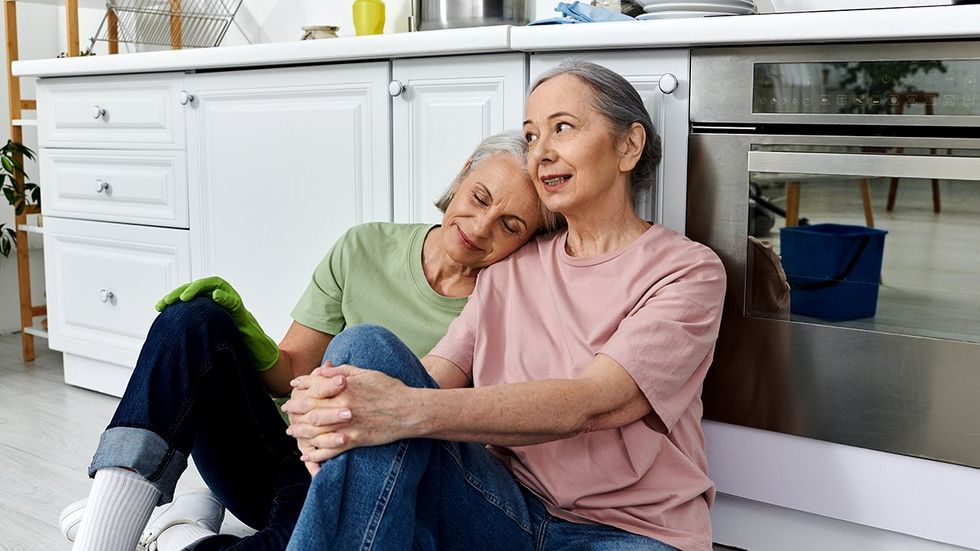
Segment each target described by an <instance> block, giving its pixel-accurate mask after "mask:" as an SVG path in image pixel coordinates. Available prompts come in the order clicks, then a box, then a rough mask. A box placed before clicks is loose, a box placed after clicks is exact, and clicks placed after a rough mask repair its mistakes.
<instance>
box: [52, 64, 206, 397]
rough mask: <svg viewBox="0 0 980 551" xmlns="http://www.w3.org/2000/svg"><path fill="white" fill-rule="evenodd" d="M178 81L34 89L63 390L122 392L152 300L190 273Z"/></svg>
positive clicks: (126, 79)
mask: <svg viewBox="0 0 980 551" xmlns="http://www.w3.org/2000/svg"><path fill="white" fill-rule="evenodd" d="M183 79H184V74H183V73H163V74H151V75H125V76H106V77H103V76H91V77H77V78H75V77H73V78H56V79H43V80H42V81H40V82H39V83H38V87H37V97H38V143H39V145H40V151H39V156H40V163H39V169H40V172H39V179H40V181H41V182H44V185H42V186H41V195H42V200H43V204H44V206H45V211H44V244H45V246H44V259H45V286H46V288H47V307H48V337H49V345H50V346H51V348H53V349H55V350H61V351H62V352H64V354H65V356H64V369H65V380H66V381H67V382H69V383H71V384H76V385H78V386H83V387H86V388H91V389H94V390H99V391H101V392H106V393H110V394H116V395H120V394H121V393H122V392H123V390H124V389H125V387H126V383H127V381H128V379H129V374H130V373H131V372H132V371H131V370H132V367H133V366H134V365H135V364H136V359H137V357H138V355H139V351H140V348H141V347H142V345H143V341H144V340H145V337H146V334H147V331H148V330H149V327H150V324H151V323H152V321H153V319H154V317H155V316H156V312H155V310H154V309H153V305H154V304H155V303H156V301H157V300H159V299H160V297H161V296H163V294H165V293H166V292H167V291H169V290H170V289H172V288H173V287H175V286H176V285H178V284H180V283H181V282H183V281H186V280H187V279H188V278H189V277H190V275H191V260H190V253H191V247H190V235H189V231H188V229H187V228H188V222H189V215H188V211H189V207H188V185H187V168H186V160H185V156H186V155H185V151H184V149H185V143H186V134H187V132H186V126H185V110H186V106H185V105H182V104H181V96H180V90H181V89H182V87H183ZM152 226H158V227H152Z"/></svg>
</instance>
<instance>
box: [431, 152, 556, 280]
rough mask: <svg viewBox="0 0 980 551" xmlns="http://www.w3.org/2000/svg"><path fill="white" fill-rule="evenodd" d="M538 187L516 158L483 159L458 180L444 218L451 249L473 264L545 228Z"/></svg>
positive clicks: (515, 246)
mask: <svg viewBox="0 0 980 551" xmlns="http://www.w3.org/2000/svg"><path fill="white" fill-rule="evenodd" d="M541 224H542V219H541V210H540V206H539V202H538V196H537V194H535V192H534V186H533V184H532V183H531V181H530V180H529V179H528V176H527V174H525V172H524V168H523V166H522V165H521V163H520V161H519V160H518V159H515V158H514V157H513V156H512V155H509V154H498V155H494V156H493V157H490V158H488V159H484V160H483V161H482V162H480V163H479V164H477V165H476V166H475V167H473V168H472V169H471V170H470V171H469V174H467V175H466V176H465V177H463V178H462V179H461V180H460V181H459V182H457V184H456V186H455V188H454V190H453V199H452V201H450V203H449V207H448V208H446V212H445V214H444V215H443V217H442V226H443V232H442V238H443V245H444V247H445V250H446V252H447V254H449V256H450V257H451V258H452V259H453V260H454V261H456V262H458V263H460V264H463V265H464V266H468V267H470V268H483V267H485V266H489V265H490V264H493V263H494V262H497V261H498V260H501V259H503V258H506V257H507V256H508V255H510V254H511V253H512V252H514V251H516V250H517V249H518V248H520V246H521V245H523V244H525V243H527V241H528V240H529V239H530V238H531V236H533V235H534V233H535V232H536V231H538V228H539V227H541Z"/></svg>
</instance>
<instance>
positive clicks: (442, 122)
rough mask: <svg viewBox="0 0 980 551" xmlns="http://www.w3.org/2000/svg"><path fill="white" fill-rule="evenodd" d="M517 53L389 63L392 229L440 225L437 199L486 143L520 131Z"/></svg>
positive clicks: (522, 78)
mask: <svg viewBox="0 0 980 551" xmlns="http://www.w3.org/2000/svg"><path fill="white" fill-rule="evenodd" d="M524 61H525V57H524V54H520V53H509V54H499V55H478V56H458V57H448V58H427V59H400V60H395V61H393V62H392V67H391V74H392V80H393V81H394V82H393V83H392V84H393V85H394V86H393V90H392V91H393V92H397V91H398V84H399V83H400V84H401V86H403V87H404V88H403V90H402V91H401V93H399V94H398V95H397V96H395V97H394V98H393V100H392V150H393V153H392V155H393V157H392V160H393V164H394V166H393V171H392V173H393V181H394V204H395V221H396V222H439V221H441V220H442V213H440V212H439V211H438V209H436V208H435V207H434V206H433V205H432V203H433V202H434V201H435V200H436V199H438V198H439V196H440V195H441V194H442V192H443V191H444V190H445V189H446V187H447V186H448V185H449V184H450V182H452V180H453V178H454V177H455V176H456V173H457V172H459V169H460V168H462V166H463V164H464V163H465V162H466V159H467V158H468V157H469V155H470V153H472V152H473V148H474V147H475V146H476V145H477V144H478V143H480V141H481V140H483V138H485V137H487V136H489V135H491V134H495V133H497V132H502V131H504V130H510V129H513V130H518V129H519V128H520V126H521V121H522V120H523V119H522V118H521V117H522V115H523V114H524V113H523V112H524V88H525V87H526V70H525V63H524Z"/></svg>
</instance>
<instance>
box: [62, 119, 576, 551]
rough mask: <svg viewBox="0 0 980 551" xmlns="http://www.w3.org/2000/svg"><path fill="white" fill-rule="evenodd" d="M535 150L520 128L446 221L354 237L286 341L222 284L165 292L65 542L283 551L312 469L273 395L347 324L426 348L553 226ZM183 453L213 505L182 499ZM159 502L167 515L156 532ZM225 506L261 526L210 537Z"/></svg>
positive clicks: (500, 143)
mask: <svg viewBox="0 0 980 551" xmlns="http://www.w3.org/2000/svg"><path fill="white" fill-rule="evenodd" d="M526 151H527V142H526V141H525V140H524V138H523V136H521V135H520V134H519V133H509V134H501V135H496V136H491V137H490V138H487V139H486V140H484V141H483V142H482V143H481V144H480V145H479V146H478V147H477V148H476V150H475V151H474V153H473V155H472V157H471V158H470V159H469V160H468V161H467V162H466V164H465V166H464V167H463V169H462V170H461V171H460V173H459V175H458V176H457V177H456V179H455V180H454V182H453V183H452V185H451V187H450V189H449V190H448V191H447V193H446V195H444V196H443V197H442V199H440V200H439V202H438V204H437V206H438V207H439V208H440V209H441V210H442V211H443V212H444V216H443V221H442V224H441V225H431V224H388V223H373V224H364V225H361V226H357V227H354V228H352V229H350V230H349V231H348V232H347V233H346V234H345V235H344V236H343V237H341V238H340V240H338V241H337V243H335V244H334V246H333V248H332V250H331V251H330V253H329V254H327V256H326V258H325V259H324V260H323V262H322V263H321V264H320V266H319V267H318V268H317V269H316V271H315V273H314V274H313V281H312V282H311V283H310V285H309V287H308V288H307V290H306V292H305V293H304V294H303V296H302V298H301V299H300V301H299V303H298V304H297V306H296V307H295V309H294V310H293V312H292V316H293V319H294V320H295V321H294V323H293V324H292V326H291V327H290V328H289V330H288V332H287V333H286V336H285V337H284V338H283V340H282V341H281V342H280V343H279V344H278V345H277V344H276V343H275V342H274V341H273V340H272V339H271V338H269V337H268V336H267V335H266V334H265V333H264V332H263V331H262V329H261V327H259V325H258V323H257V321H256V320H255V318H254V317H252V315H251V314H250V313H249V312H248V311H247V310H246V309H245V307H244V306H243V301H242V298H241V297H240V296H239V295H238V293H237V292H235V290H234V289H233V288H232V287H231V285H229V284H228V283H227V282H225V281H223V280H221V279H220V278H217V277H211V278H205V279H202V280H198V281H195V282H192V283H190V284H187V285H183V286H181V287H179V288H178V289H176V290H174V291H173V292H171V293H170V294H168V295H167V296H166V297H164V298H163V299H162V300H161V301H160V303H158V304H157V309H158V310H160V311H161V313H160V315H159V316H158V317H157V319H156V321H155V322H154V324H153V326H152V328H151V329H150V332H149V335H148V337H147V340H146V343H145V345H144V347H143V350H142V352H141V354H140V357H139V361H138V363H137V365H136V368H135V370H134V372H133V375H132V378H131V379H130V382H129V386H128V388H127V389H126V392H125V394H124V395H123V398H122V401H121V402H120V404H119V406H118V408H117V410H116V412H115V415H114V416H113V419H112V421H111V423H110V424H109V427H108V428H107V429H106V431H105V432H104V433H103V435H102V439H101V441H100V443H99V447H98V449H97V451H96V453H95V457H94V459H93V460H92V464H91V466H90V467H89V475H90V476H93V477H94V478H95V482H94V483H93V486H92V491H91V493H90V497H89V499H88V500H87V501H83V502H80V503H78V504H76V505H74V506H71V507H69V508H68V509H66V513H65V514H63V517H62V521H63V522H62V525H63V526H62V527H63V529H64V530H65V534H66V535H67V536H69V539H71V537H73V536H75V535H76V534H75V533H74V529H75V528H74V527H75V526H77V524H78V522H79V521H78V519H79V518H80V519H81V520H80V523H81V526H80V528H78V532H77V538H76V539H75V545H74V548H73V549H75V550H84V551H115V550H122V551H132V550H133V549H134V548H135V547H136V545H137V540H138V541H139V544H140V548H141V549H151V550H157V549H159V550H161V551H167V550H177V549H184V548H185V547H189V546H192V545H193V547H194V549H198V550H203V549H227V548H233V549H262V550H271V549H283V548H285V547H286V544H287V541H288V539H289V536H290V533H291V532H292V529H293V526H294V525H295V523H296V519H297V518H298V516H299V512H300V509H301V507H302V504H303V500H304V498H305V496H306V490H307V488H308V486H309V484H310V474H309V472H308V469H307V468H306V466H304V464H303V462H302V461H301V459H300V451H299V450H297V446H296V440H294V439H293V438H290V437H289V436H287V434H286V428H287V425H286V423H285V422H284V420H283V418H282V417H281V416H280V412H279V411H277V408H276V406H275V405H274V404H273V403H272V401H271V400H269V394H272V395H274V396H282V395H285V394H288V393H289V391H290V390H291V388H290V386H289V381H290V380H291V379H292V378H293V377H295V376H297V375H304V374H308V373H310V372H311V371H312V370H313V369H314V368H316V367H317V366H319V365H320V359H321V358H322V356H323V353H324V351H325V350H326V348H327V346H328V345H329V344H330V342H331V340H332V339H333V338H334V335H336V334H338V333H340V332H341V331H342V330H343V329H344V328H345V327H347V326H349V325H353V324H358V323H373V324H378V325H383V326H385V327H387V328H389V329H390V330H391V331H393V332H394V333H395V334H397V335H398V336H399V337H400V338H402V339H403V340H404V342H405V343H407V348H406V349H405V350H407V351H408V353H409V354H412V355H418V356H422V355H423V354H425V353H427V352H428V351H429V350H430V349H431V348H432V347H433V346H434V345H435V344H436V342H438V340H439V338H441V337H442V336H443V335H444V334H445V331H446V327H447V326H448V325H449V323H450V321H452V320H453V319H454V318H455V317H456V316H457V315H458V314H459V312H460V311H461V310H462V308H463V306H464V304H465V303H466V297H467V296H468V295H469V294H470V292H471V291H472V290H473V287H474V285H475V283H476V275H477V273H478V272H479V271H480V270H481V269H483V268H485V267H486V266H489V265H490V264H493V263H494V262H497V261H499V260H501V259H503V258H505V257H506V256H508V255H510V254H511V253H512V252H514V251H515V250H517V249H518V248H519V247H520V246H521V245H523V244H524V243H526V242H527V241H528V240H529V239H531V238H532V237H533V236H534V235H536V234H538V233H541V232H543V231H549V230H552V229H554V228H555V227H556V224H558V222H560V220H558V219H557V218H556V217H555V216H554V215H552V214H551V213H549V212H547V211H546V210H545V209H544V208H543V207H542V204H541V201H540V200H539V199H538V197H537V195H536V194H535V192H534V188H533V185H532V183H531V181H530V178H529V176H528V173H527V167H526V165H525V154H526ZM287 260H288V259H287ZM283 268H284V265H283V264H282V261H279V262H269V263H267V264H266V267H265V269H270V270H272V269H283ZM269 292H279V290H272V289H270V290H269ZM148 306H149V305H148ZM300 444H301V445H300V448H301V449H309V450H312V449H313V448H312V446H311V445H309V446H308V445H307V444H306V443H305V441H303V440H302V439H301V440H300ZM188 456H192V457H193V458H194V461H195V464H196V466H197V468H198V471H200V473H201V476H202V478H203V479H204V481H205V482H206V483H207V485H208V487H209V489H210V491H211V492H212V493H213V496H212V495H211V494H208V493H196V494H184V495H178V496H177V497H176V499H174V487H175V485H176V482H177V479H178V478H179V477H180V475H181V473H182V472H183V470H184V468H185V467H186V465H187V460H188ZM311 466H313V467H315V464H311ZM171 499H174V501H172V502H171ZM155 505H162V506H164V507H161V508H159V509H158V512H157V514H155V515H154V516H153V518H150V519H149V523H148V524H147V522H148V518H149V517H150V514H151V510H152V509H153V508H154V506H155ZM225 507H227V509H228V510H229V511H231V512H232V513H234V514H235V516H236V517H238V518H239V519H240V520H241V521H243V522H244V523H245V524H247V525H249V526H251V527H253V528H255V529H256V530H257V532H256V533H255V534H253V535H250V536H248V537H246V538H244V539H239V538H237V537H234V536H231V535H216V534H215V532H217V531H218V528H219V527H220V525H221V520H222V517H223V513H224V508H225ZM73 519H74V520H73Z"/></svg>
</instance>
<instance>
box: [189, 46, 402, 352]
mask: <svg viewBox="0 0 980 551" xmlns="http://www.w3.org/2000/svg"><path fill="white" fill-rule="evenodd" d="M186 91H187V93H188V94H190V95H192V96H193V99H192V100H191V101H190V110H189V112H188V142H187V143H188V152H187V155H188V166H189V180H190V187H191V190H192V200H191V228H192V233H193V250H194V264H193V265H194V275H195V277H200V276H204V275H220V276H222V277H224V278H226V279H227V280H228V281H229V282H230V283H232V285H233V286H234V287H235V289H237V290H238V291H239V293H240V294H241V295H242V298H243V301H244V303H245V305H246V306H247V307H248V309H249V310H250V311H251V312H252V313H253V314H254V315H255V317H256V318H257V319H258V320H260V322H261V324H262V326H263V328H264V329H265V330H266V331H267V332H268V333H269V335H270V336H272V337H273V338H274V339H276V340H278V339H279V338H281V337H282V336H283V335H284V334H285V331H286V329H287V328H288V326H289V323H290V321H291V319H290V317H289V312H290V311H291V310H292V307H293V306H294V305H295V303H296V301H297V300H298V299H299V297H300V295H301V294H302V292H303V290H304V289H305V288H306V286H307V285H308V284H309V281H310V276H311V274H312V273H313V270H314V268H315V267H316V265H317V263H318V262H319V261H320V259H321V258H322V257H323V256H324V254H325V253H326V252H327V250H329V248H330V246H331V245H332V244H333V243H334V241H336V239H337V238H338V237H339V236H340V235H341V234H342V233H343V232H344V231H345V230H346V229H348V228H350V227H351V226H353V225H355V224H360V223H362V222H369V221H388V220H390V219H391V184H390V153H389V151H390V149H389V141H388V140H389V129H390V121H389V96H388V63H387V62H373V63H358V64H349V65H333V66H314V67H303V68H289V69H264V70H250V71H229V72H219V73H207V74H196V75H188V76H187V78H186Z"/></svg>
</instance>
